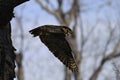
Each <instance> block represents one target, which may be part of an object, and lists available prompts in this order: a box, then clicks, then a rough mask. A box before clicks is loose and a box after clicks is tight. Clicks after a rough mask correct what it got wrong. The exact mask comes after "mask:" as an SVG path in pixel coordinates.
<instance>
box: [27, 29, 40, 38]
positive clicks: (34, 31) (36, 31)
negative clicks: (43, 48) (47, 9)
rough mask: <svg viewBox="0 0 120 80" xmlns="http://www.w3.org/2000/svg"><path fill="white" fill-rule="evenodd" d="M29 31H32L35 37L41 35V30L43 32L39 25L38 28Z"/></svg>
mask: <svg viewBox="0 0 120 80" xmlns="http://www.w3.org/2000/svg"><path fill="white" fill-rule="evenodd" d="M29 32H30V33H31V34H32V35H33V36H34V37H36V36H39V34H40V32H41V29H40V27H38V28H35V29H32V30H30V31H29Z"/></svg>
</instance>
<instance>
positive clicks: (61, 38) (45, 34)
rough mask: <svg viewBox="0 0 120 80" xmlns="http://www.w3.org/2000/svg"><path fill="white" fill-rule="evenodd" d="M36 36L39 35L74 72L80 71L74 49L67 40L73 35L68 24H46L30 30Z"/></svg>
mask: <svg viewBox="0 0 120 80" xmlns="http://www.w3.org/2000/svg"><path fill="white" fill-rule="evenodd" d="M29 32H30V33H31V34H33V36H34V37H36V36H39V38H40V39H41V41H42V42H43V43H44V44H45V45H46V46H47V47H48V49H49V50H50V51H51V52H52V53H53V54H54V56H56V57H57V58H58V59H59V60H60V61H61V62H62V63H63V64H64V65H66V66H67V67H69V69H70V70H72V71H73V72H77V71H78V67H77V64H76V62H75V59H74V57H73V55H72V50H71V48H70V46H69V43H68V42H67V40H66V37H67V36H71V35H72V30H71V29H70V28H68V27H66V26H56V25H44V26H40V27H37V28H35V29H32V30H30V31H29Z"/></svg>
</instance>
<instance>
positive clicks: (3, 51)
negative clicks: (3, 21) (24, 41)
mask: <svg viewBox="0 0 120 80" xmlns="http://www.w3.org/2000/svg"><path fill="white" fill-rule="evenodd" d="M14 50H15V48H14V47H13V46H12V41H11V25H10V24H7V25H6V26H3V27H0V80H13V78H14V77H15V72H14V69H15V62H14V60H15V54H14Z"/></svg>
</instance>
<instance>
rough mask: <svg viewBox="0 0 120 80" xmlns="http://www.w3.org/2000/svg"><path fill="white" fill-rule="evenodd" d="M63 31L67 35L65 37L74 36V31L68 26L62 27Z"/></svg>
mask: <svg viewBox="0 0 120 80" xmlns="http://www.w3.org/2000/svg"><path fill="white" fill-rule="evenodd" d="M61 29H62V31H63V33H64V34H65V36H71V35H72V34H73V32H72V30H71V29H70V28H68V27H66V26H62V28H61Z"/></svg>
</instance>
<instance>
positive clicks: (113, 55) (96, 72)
mask: <svg viewBox="0 0 120 80" xmlns="http://www.w3.org/2000/svg"><path fill="white" fill-rule="evenodd" d="M119 46H120V42H119V41H118V43H117V44H116V46H115V48H114V49H113V51H112V52H111V53H110V54H109V55H108V56H107V57H104V58H103V59H102V61H101V63H100V66H99V67H98V68H97V69H96V70H95V71H94V73H93V74H92V76H91V77H90V80H96V79H97V77H98V75H99V73H100V72H101V70H102V68H103V65H104V64H105V63H106V62H107V61H109V60H112V59H114V58H117V57H120V53H117V50H118V48H119Z"/></svg>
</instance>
